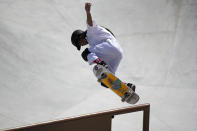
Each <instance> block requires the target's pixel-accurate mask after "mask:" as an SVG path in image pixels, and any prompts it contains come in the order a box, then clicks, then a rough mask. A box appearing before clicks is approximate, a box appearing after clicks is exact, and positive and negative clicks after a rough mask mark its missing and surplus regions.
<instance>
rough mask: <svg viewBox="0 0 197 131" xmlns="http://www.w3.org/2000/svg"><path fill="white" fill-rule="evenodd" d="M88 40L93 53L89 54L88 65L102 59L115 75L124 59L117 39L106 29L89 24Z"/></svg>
mask: <svg viewBox="0 0 197 131" xmlns="http://www.w3.org/2000/svg"><path fill="white" fill-rule="evenodd" d="M86 39H87V41H88V44H89V46H90V48H89V49H88V50H89V51H90V52H91V53H90V54H88V56H87V58H88V63H89V64H92V63H93V62H94V61H95V60H96V59H97V58H100V59H102V60H103V61H104V62H106V64H107V65H108V66H109V70H110V71H111V72H112V73H113V74H115V72H116V70H117V68H118V65H119V63H120V61H121V59H122V53H123V51H122V48H121V47H120V45H119V43H118V42H117V40H116V39H115V37H114V36H113V35H112V34H111V33H110V32H109V31H107V30H106V29H105V28H103V27H101V26H99V25H96V23H95V22H94V21H93V26H89V25H88V24H87V34H86Z"/></svg>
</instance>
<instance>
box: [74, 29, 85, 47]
mask: <svg viewBox="0 0 197 131" xmlns="http://www.w3.org/2000/svg"><path fill="white" fill-rule="evenodd" d="M85 36H86V31H82V30H75V31H74V32H73V33H72V36H71V42H72V44H73V45H74V46H76V47H77V49H78V50H80V49H81V45H80V44H79V40H80V37H81V38H85Z"/></svg>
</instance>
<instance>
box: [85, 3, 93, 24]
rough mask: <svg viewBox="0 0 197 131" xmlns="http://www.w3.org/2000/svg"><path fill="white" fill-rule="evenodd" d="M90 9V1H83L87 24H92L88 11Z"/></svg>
mask: <svg viewBox="0 0 197 131" xmlns="http://www.w3.org/2000/svg"><path fill="white" fill-rule="evenodd" d="M90 9H91V3H85V10H86V14H87V22H88V25H89V26H93V22H92V16H91V13H90Z"/></svg>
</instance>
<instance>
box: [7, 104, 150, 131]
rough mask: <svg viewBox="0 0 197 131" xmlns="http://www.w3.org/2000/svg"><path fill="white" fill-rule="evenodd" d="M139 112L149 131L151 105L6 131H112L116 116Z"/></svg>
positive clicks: (143, 129)
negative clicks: (113, 120) (141, 112)
mask: <svg viewBox="0 0 197 131" xmlns="http://www.w3.org/2000/svg"><path fill="white" fill-rule="evenodd" d="M138 111H143V125H142V126H143V127H142V131H149V119H150V104H149V103H146V104H139V105H134V106H129V107H124V108H118V109H112V110H108V111H103V112H97V113H92V114H86V115H81V116H76V117H69V118H65V119H62V120H56V121H48V122H44V123H39V124H35V125H28V126H24V127H16V128H13V129H7V130H6V131H111V124H112V119H113V117H114V116H115V115H121V114H126V113H131V112H138Z"/></svg>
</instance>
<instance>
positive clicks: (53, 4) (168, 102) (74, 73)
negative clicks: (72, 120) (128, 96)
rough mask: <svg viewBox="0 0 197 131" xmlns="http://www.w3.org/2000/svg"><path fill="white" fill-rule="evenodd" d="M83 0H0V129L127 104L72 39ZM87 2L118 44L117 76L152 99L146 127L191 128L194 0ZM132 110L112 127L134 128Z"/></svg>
mask: <svg viewBox="0 0 197 131" xmlns="http://www.w3.org/2000/svg"><path fill="white" fill-rule="evenodd" d="M84 2H85V1H84V0H78V1H76V0H17V1H16V0H0V130H4V129H7V128H12V127H15V126H23V125H27V124H32V123H39V122H43V121H48V120H54V119H59V118H65V117H68V116H75V115H79V114H84V113H91V112H97V111H103V110H107V109H114V108H119V107H126V106H128V105H127V104H126V103H121V102H120V100H119V98H118V97H116V95H115V94H113V92H111V91H110V90H107V89H104V88H101V87H100V85H99V84H98V83H97V82H96V78H95V77H94V75H93V72H92V66H89V65H88V64H87V63H86V62H84V61H83V60H82V58H81V56H80V55H81V52H78V51H77V50H76V49H75V48H74V47H73V46H72V45H71V41H70V36H71V33H72V32H73V31H74V30H75V29H83V30H85V29H86V14H85V10H84ZM90 2H92V4H93V6H92V16H93V19H94V20H95V21H96V22H97V23H98V24H99V25H102V26H105V27H108V28H109V29H111V30H112V31H113V33H114V34H115V35H116V38H117V39H118V41H119V43H120V45H121V46H122V48H123V50H124V56H123V60H122V62H121V64H120V66H119V69H118V71H117V75H118V77H120V78H121V80H125V81H127V82H132V83H135V84H136V85H137V92H138V94H139V95H140V97H141V100H140V102H139V104H140V103H150V104H151V120H150V130H151V131H158V130H160V131H166V130H168V131H175V130H179V131H185V130H189V131H196V130H197V128H196V124H197V118H196V116H197V112H196V110H197V104H196V100H197V95H196V94H197V90H196V85H197V66H196V65H197V45H196V43H197V37H196V36H197V13H196V12H197V1H196V0H171V1H169V0H159V1H158V0H140V1H139V0H124V1H119V0H107V1H106V0H98V1H93V0H91V1H90ZM83 49H84V48H83ZM83 49H82V50H83ZM139 116H140V114H136V115H132V116H128V117H121V118H120V119H119V118H116V119H114V120H113V123H114V124H113V127H112V128H113V131H119V130H125V129H127V128H130V129H131V130H140V128H141V126H140V125H137V124H136V119H138V117H139ZM124 121H129V122H128V123H124ZM118 123H121V124H122V125H123V126H118ZM131 123H134V125H136V126H133V125H132V124H131Z"/></svg>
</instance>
